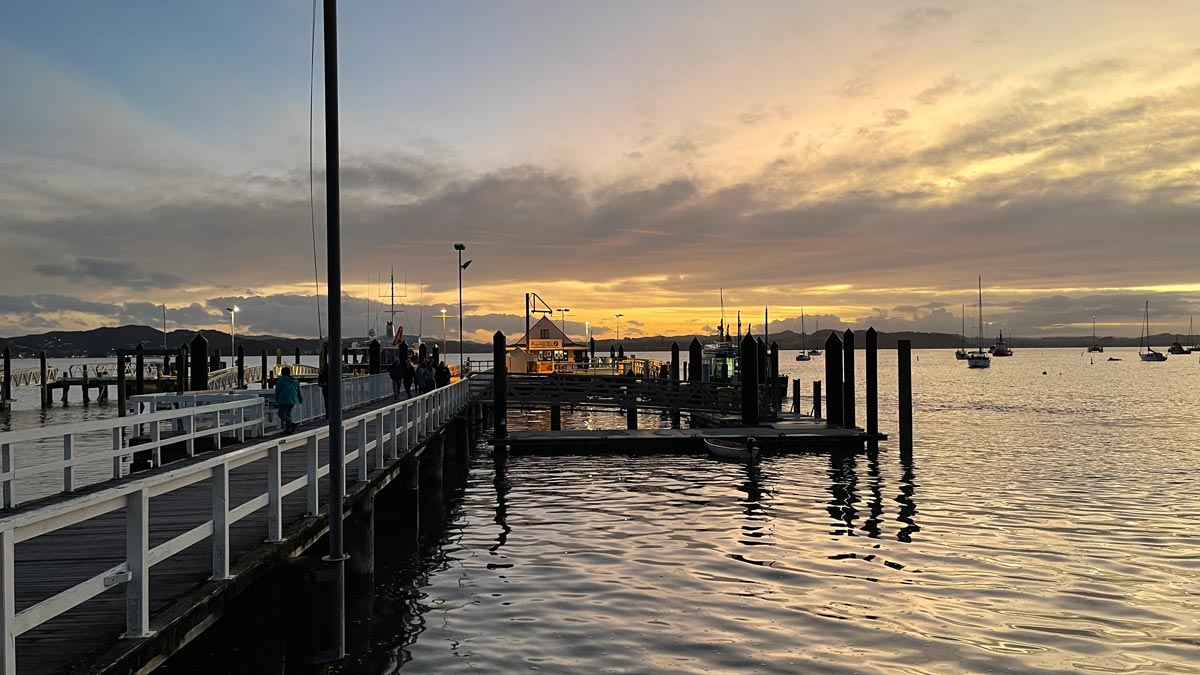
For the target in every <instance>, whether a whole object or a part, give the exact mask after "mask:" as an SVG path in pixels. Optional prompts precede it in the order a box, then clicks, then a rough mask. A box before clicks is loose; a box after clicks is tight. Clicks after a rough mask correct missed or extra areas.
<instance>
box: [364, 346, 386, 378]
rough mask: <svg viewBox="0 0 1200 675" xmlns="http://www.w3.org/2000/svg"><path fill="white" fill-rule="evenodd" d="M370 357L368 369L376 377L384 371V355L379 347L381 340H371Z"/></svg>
mask: <svg viewBox="0 0 1200 675" xmlns="http://www.w3.org/2000/svg"><path fill="white" fill-rule="evenodd" d="M369 356H370V362H369V363H368V364H367V369H368V371H369V372H370V373H371V374H372V375H376V374H378V373H379V372H381V371H382V370H383V367H382V362H383V353H382V351H381V348H380V346H379V340H371V347H370V352H369Z"/></svg>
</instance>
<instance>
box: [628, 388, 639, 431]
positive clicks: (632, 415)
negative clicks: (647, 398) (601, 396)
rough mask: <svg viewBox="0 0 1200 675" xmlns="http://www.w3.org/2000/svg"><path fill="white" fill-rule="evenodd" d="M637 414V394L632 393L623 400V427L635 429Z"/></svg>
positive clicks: (636, 426)
mask: <svg viewBox="0 0 1200 675" xmlns="http://www.w3.org/2000/svg"><path fill="white" fill-rule="evenodd" d="M637 415H638V408H637V394H636V393H634V394H633V395H632V396H631V397H630V398H628V399H626V400H625V428H626V429H637V428H638V418H637Z"/></svg>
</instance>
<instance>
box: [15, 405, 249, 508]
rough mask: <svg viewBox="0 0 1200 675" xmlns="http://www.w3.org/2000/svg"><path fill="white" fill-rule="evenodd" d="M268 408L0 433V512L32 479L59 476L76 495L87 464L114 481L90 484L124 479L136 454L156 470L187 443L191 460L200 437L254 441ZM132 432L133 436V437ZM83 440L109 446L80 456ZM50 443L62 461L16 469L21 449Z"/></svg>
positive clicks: (213, 409)
mask: <svg viewBox="0 0 1200 675" xmlns="http://www.w3.org/2000/svg"><path fill="white" fill-rule="evenodd" d="M264 409H265V403H264V402H263V401H262V400H261V399H259V398H257V397H254V398H250V399H239V400H234V401H229V402H227V403H214V404H211V405H203V406H200V407H184V408H180V409H177V410H163V411H156V412H148V413H145V414H141V415H131V416H128V417H117V418H111V419H104V420H93V421H90V422H79V423H77V424H62V425H54V426H48V427H40V428H37V429H24V430H21V431H6V432H3V433H0V508H6V509H8V508H12V507H13V506H15V505H17V504H18V503H20V501H19V499H18V495H17V488H18V481H19V480H25V481H26V482H29V481H30V479H31V478H34V477H38V476H42V475H43V474H47V473H51V472H60V473H61V475H62V490H61V492H72V491H74V490H75V489H76V488H79V487H82V486H83V485H85V484H88V483H85V482H83V481H81V480H80V478H81V477H82V476H81V475H80V473H81V471H80V470H81V469H83V468H84V467H86V466H87V465H91V464H95V463H98V462H100V463H111V466H112V473H111V476H108V475H104V478H101V479H100V480H93V481H90V482H91V483H97V482H101V481H102V480H108V479H109V478H110V477H111V478H120V477H121V476H122V474H123V472H124V464H125V460H126V459H127V458H129V457H130V456H131V455H132V454H133V453H134V452H142V451H150V452H151V458H152V462H153V464H154V466H160V465H161V463H162V449H163V447H165V446H168V445H174V444H176V443H185V444H186V452H187V454H188V456H189V457H190V456H192V455H193V454H194V452H195V442H196V439H198V438H212V439H213V445H214V447H216V448H220V447H221V436H222V435H223V434H232V435H233V436H236V438H237V440H238V442H244V441H245V439H246V434H247V432H249V433H250V434H251V435H252V436H253V435H258V436H261V435H262V433H263V420H264V414H263V413H264ZM131 430H132V431H133V432H134V433H133V434H130V433H129V432H130V431H131ZM143 434H145V435H144V436H143ZM134 435H137V436H139V438H138V439H136V440H138V441H139V442H138V443H136V444H133V443H131V441H133V440H135V439H134V438H133V436H134ZM108 439H111V446H109V445H108ZM85 440H86V441H91V444H92V445H97V444H103V445H104V446H106V447H104V448H103V449H99V450H93V451H90V452H79V449H80V444H81V442H83V441H85ZM46 443H61V444H62V459H61V460H58V461H53V462H45V463H42V464H34V465H31V466H18V462H17V459H18V458H19V457H22V455H21V454H20V453H19V452H18V451H17V449H18V447H19V446H21V445H27V446H37V445H44V444H46ZM43 454H44V453H43ZM101 471H103V470H101ZM92 473H96V472H92ZM37 482H38V483H40V487H41V493H42V494H39V495H37V496H47V495H48V494H55V493H57V492H59V491H60V490H57V489H53V488H50V489H47V485H48V481H47V480H45V479H43V480H41V481H37ZM29 492H31V493H32V492H34V490H32V489H31V490H29Z"/></svg>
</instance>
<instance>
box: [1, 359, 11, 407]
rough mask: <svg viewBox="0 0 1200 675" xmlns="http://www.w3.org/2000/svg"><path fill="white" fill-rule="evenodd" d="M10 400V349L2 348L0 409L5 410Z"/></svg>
mask: <svg viewBox="0 0 1200 675" xmlns="http://www.w3.org/2000/svg"><path fill="white" fill-rule="evenodd" d="M11 400H12V349H10V348H8V347H5V348H4V381H3V382H0V410H7V409H8V406H9V403H8V402H9V401H11Z"/></svg>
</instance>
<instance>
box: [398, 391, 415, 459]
mask: <svg viewBox="0 0 1200 675" xmlns="http://www.w3.org/2000/svg"><path fill="white" fill-rule="evenodd" d="M411 409H412V404H411V403H405V404H404V405H403V406H401V407H400V410H399V413H400V432H401V434H402V435H403V438H404V440H403V441H402V444H401V446H400V449H401V450H403V451H404V452H405V453H406V454H407V453H408V449H409V447H411V446H412V435H411V432H410V431H409V427H408V418H409V413H408V411H409V410H411Z"/></svg>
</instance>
